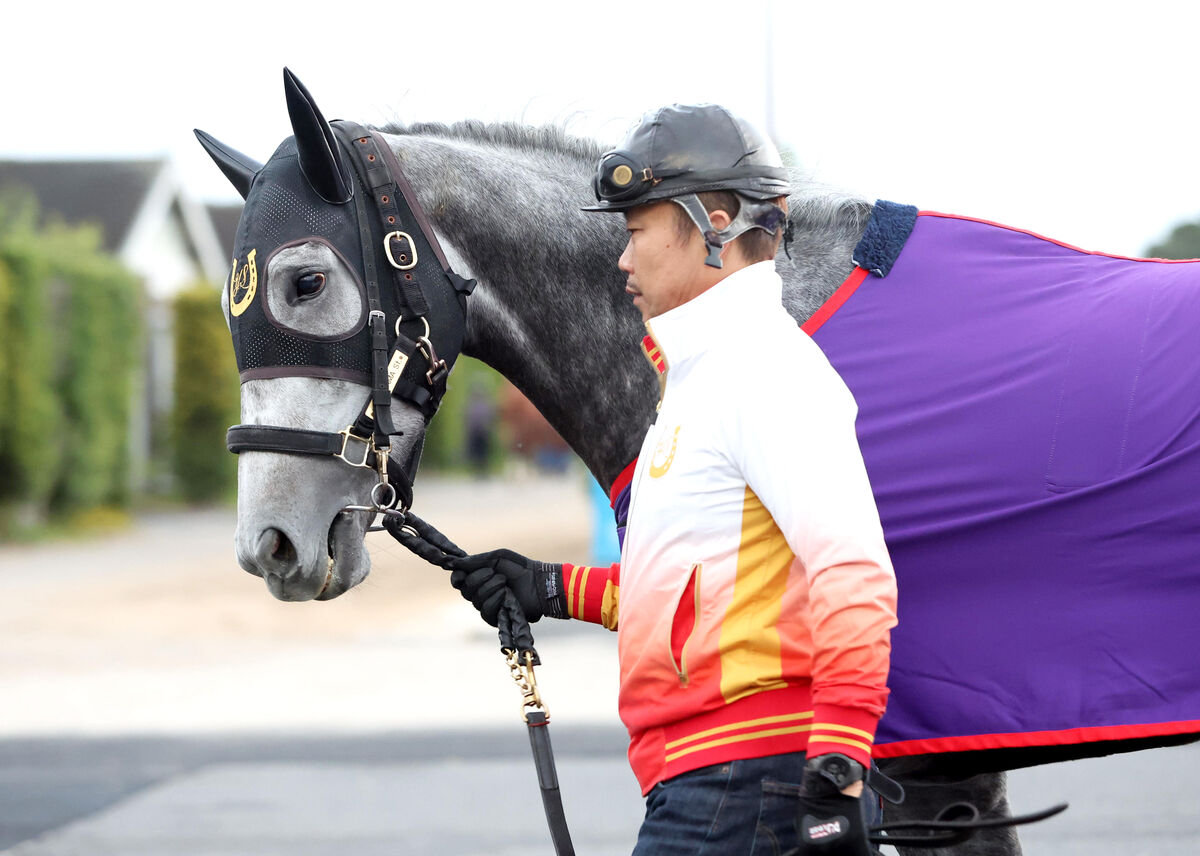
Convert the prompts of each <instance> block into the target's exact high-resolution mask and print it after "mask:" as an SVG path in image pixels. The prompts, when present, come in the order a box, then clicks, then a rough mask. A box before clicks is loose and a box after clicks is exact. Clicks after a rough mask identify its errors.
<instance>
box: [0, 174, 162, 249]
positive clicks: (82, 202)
mask: <svg viewBox="0 0 1200 856" xmlns="http://www.w3.org/2000/svg"><path fill="white" fill-rule="evenodd" d="M164 166H165V161H163V160H108V161H86V160H81V161H73V160H72V161H36V160H26V161H15V160H14V161H0V190H8V189H10V188H23V189H25V190H27V191H29V192H31V193H32V194H33V195H34V196H35V197H36V198H37V200H38V205H39V209H40V211H41V218H42V220H43V221H45V220H46V219H47V217H48V216H51V215H57V216H58V217H59V218H61V219H62V220H64V221H65V222H67V223H83V222H89V223H94V224H96V225H97V226H99V227H100V230H101V232H102V234H103V241H104V247H105V249H107V250H108V251H110V252H116V251H117V250H118V249H119V248H120V247H121V245H122V243H123V242H124V240H125V238H126V237H127V235H128V234H129V229H130V227H131V226H132V225H133V222H134V219H135V217H136V215H137V213H138V211H139V209H140V208H141V205H142V203H143V201H144V200H145V198H146V195H147V193H148V192H149V191H150V187H151V185H152V184H153V183H154V180H155V178H156V177H157V176H158V174H159V173H160V172H161V171H162V169H163V167H164Z"/></svg>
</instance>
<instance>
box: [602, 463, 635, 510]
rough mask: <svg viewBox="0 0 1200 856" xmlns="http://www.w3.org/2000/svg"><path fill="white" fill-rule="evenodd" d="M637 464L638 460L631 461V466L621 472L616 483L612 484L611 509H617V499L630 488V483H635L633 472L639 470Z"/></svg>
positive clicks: (609, 497) (609, 495)
mask: <svg viewBox="0 0 1200 856" xmlns="http://www.w3.org/2000/svg"><path fill="white" fill-rule="evenodd" d="M637 462H638V459H637V458H634V459H633V460H632V461H630V462H629V466H627V467H625V469H623V470H621V474H620V475H619V476H617V478H616V481H614V482H613V483H612V487H610V488H609V489H608V507H609V508H616V507H617V497H619V496H620V495H621V491H623V490H625V488H627V487H629V484H630V482H632V481H633V471H634V470H635V469H637Z"/></svg>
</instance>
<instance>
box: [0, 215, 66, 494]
mask: <svg viewBox="0 0 1200 856" xmlns="http://www.w3.org/2000/svg"><path fill="white" fill-rule="evenodd" d="M0 266H3V267H4V268H6V269H7V272H8V280H9V286H10V288H9V298H8V301H7V306H6V311H5V313H4V317H3V319H0V328H2V329H0V349H3V351H4V364H5V367H6V369H7V371H6V372H5V374H4V375H3V376H2V377H0V385H3V387H4V393H3V397H4V399H5V403H6V407H5V408H4V409H3V411H2V412H0V504H2V505H5V506H12V505H14V504H22V505H25V506H26V507H27V508H32V509H35V512H34V513H35V514H44V509H45V508H46V506H47V505H48V502H49V499H50V494H51V491H52V490H53V488H54V484H55V481H56V480H57V478H58V474H59V472H60V471H61V468H62V462H63V455H64V451H65V446H64V442H63V437H62V435H61V433H60V432H59V429H60V428H61V425H62V406H61V403H60V401H59V398H58V395H57V394H56V390H55V388H54V378H55V367H54V363H53V348H54V347H55V345H56V336H55V331H54V329H53V328H52V325H51V321H52V319H53V310H52V306H51V294H50V282H51V267H50V261H49V258H48V255H47V254H46V253H45V252H44V251H43V248H42V247H41V246H40V243H39V241H38V239H37V237H36V236H34V235H31V234H28V233H25V232H23V231H16V232H12V233H8V234H5V235H0Z"/></svg>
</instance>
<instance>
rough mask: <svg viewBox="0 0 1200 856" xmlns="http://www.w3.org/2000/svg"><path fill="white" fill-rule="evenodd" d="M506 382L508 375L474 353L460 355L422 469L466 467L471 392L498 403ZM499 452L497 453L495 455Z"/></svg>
mask: <svg viewBox="0 0 1200 856" xmlns="http://www.w3.org/2000/svg"><path fill="white" fill-rule="evenodd" d="M503 383H504V379H503V378H502V377H500V375H499V374H498V373H497V372H496V371H495V370H494V369H492V368H490V367H489V366H486V365H484V364H483V363H481V362H479V361H478V360H474V359H472V358H470V357H459V358H458V361H457V362H455V364H454V371H452V372H451V373H450V381H449V383H448V385H447V389H446V395H445V397H444V398H443V399H442V406H441V407H440V408H439V409H438V412H437V416H436V417H435V418H434V420H433V422H431V423H430V425H429V433H428V434H426V435H425V450H424V453H423V455H422V458H421V469H422V470H441V471H446V470H463V469H466V467H467V460H466V454H465V450H466V416H467V406H468V405H469V404H470V401H471V396H472V395H484V396H487V397H488V398H490V399H491V401H492V403H493V404H495V403H496V399H497V396H498V394H499V391H500V388H501V386H502V385H503ZM493 440H494V441H495V438H493ZM492 445H493V449H496V448H497V447H498V443H497V442H493V444H492ZM497 455H498V452H497V453H494V454H493V456H492V457H493V459H495V458H496V457H497Z"/></svg>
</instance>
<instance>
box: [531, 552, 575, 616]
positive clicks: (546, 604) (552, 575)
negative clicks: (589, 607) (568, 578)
mask: <svg viewBox="0 0 1200 856" xmlns="http://www.w3.org/2000/svg"><path fill="white" fill-rule="evenodd" d="M538 565H539V567H537V568H535V569H534V574H535V575H536V576H537V586H538V599H539V600H540V601H541V603H542V615H548V616H550V617H551V618H570V617H571V613H570V611H569V609H568V606H567V593H566V592H565V591H563V566H562V565H555V564H549V563H547V562H539V563H538Z"/></svg>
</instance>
